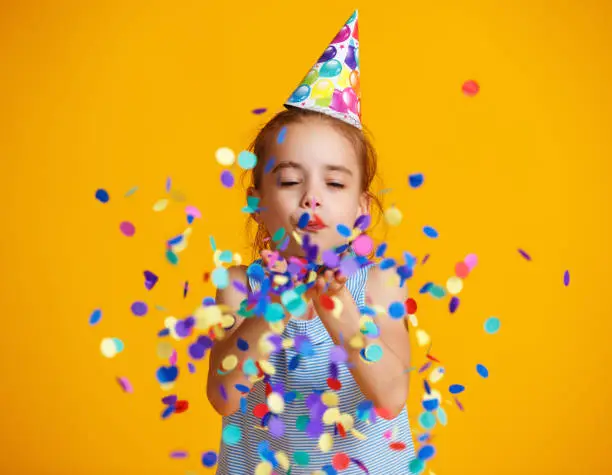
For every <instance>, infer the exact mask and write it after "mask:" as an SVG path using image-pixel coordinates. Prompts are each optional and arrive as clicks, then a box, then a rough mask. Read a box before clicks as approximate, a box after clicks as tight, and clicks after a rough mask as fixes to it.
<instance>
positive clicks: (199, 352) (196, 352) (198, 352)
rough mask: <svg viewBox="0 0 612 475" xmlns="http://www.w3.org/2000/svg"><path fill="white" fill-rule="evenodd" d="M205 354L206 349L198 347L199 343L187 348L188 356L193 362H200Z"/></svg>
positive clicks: (201, 346)
mask: <svg viewBox="0 0 612 475" xmlns="http://www.w3.org/2000/svg"><path fill="white" fill-rule="evenodd" d="M205 353H206V348H204V346H203V345H200V344H199V343H194V344H193V345H190V346H189V356H191V358H193V359H194V360H201V359H202V358H204V354H205Z"/></svg>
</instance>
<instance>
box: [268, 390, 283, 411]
mask: <svg viewBox="0 0 612 475" xmlns="http://www.w3.org/2000/svg"><path fill="white" fill-rule="evenodd" d="M267 402H268V408H269V409H270V412H272V413H273V414H282V412H283V411H284V410H285V400H284V399H283V396H282V395H280V394H279V393H275V392H272V393H270V395H269V396H268V401H267Z"/></svg>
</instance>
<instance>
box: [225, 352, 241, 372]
mask: <svg viewBox="0 0 612 475" xmlns="http://www.w3.org/2000/svg"><path fill="white" fill-rule="evenodd" d="M236 366H238V357H237V356H236V355H227V356H226V357H225V358H223V361H221V369H222V370H223V371H227V372H229V371H233V370H234V369H235V368H236Z"/></svg>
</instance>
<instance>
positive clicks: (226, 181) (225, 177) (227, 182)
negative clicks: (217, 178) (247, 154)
mask: <svg viewBox="0 0 612 475" xmlns="http://www.w3.org/2000/svg"><path fill="white" fill-rule="evenodd" d="M221 184H222V185H223V186H224V187H225V188H231V187H233V186H234V175H233V174H232V172H231V171H229V170H223V171H222V172H221Z"/></svg>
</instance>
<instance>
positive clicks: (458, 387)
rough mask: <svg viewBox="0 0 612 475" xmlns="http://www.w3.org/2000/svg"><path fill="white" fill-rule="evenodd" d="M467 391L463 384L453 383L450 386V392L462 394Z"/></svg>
mask: <svg viewBox="0 0 612 475" xmlns="http://www.w3.org/2000/svg"><path fill="white" fill-rule="evenodd" d="M463 391H465V387H464V386H462V385H461V384H451V385H450V386H449V388H448V392H449V393H451V394H460V393H462V392H463Z"/></svg>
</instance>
